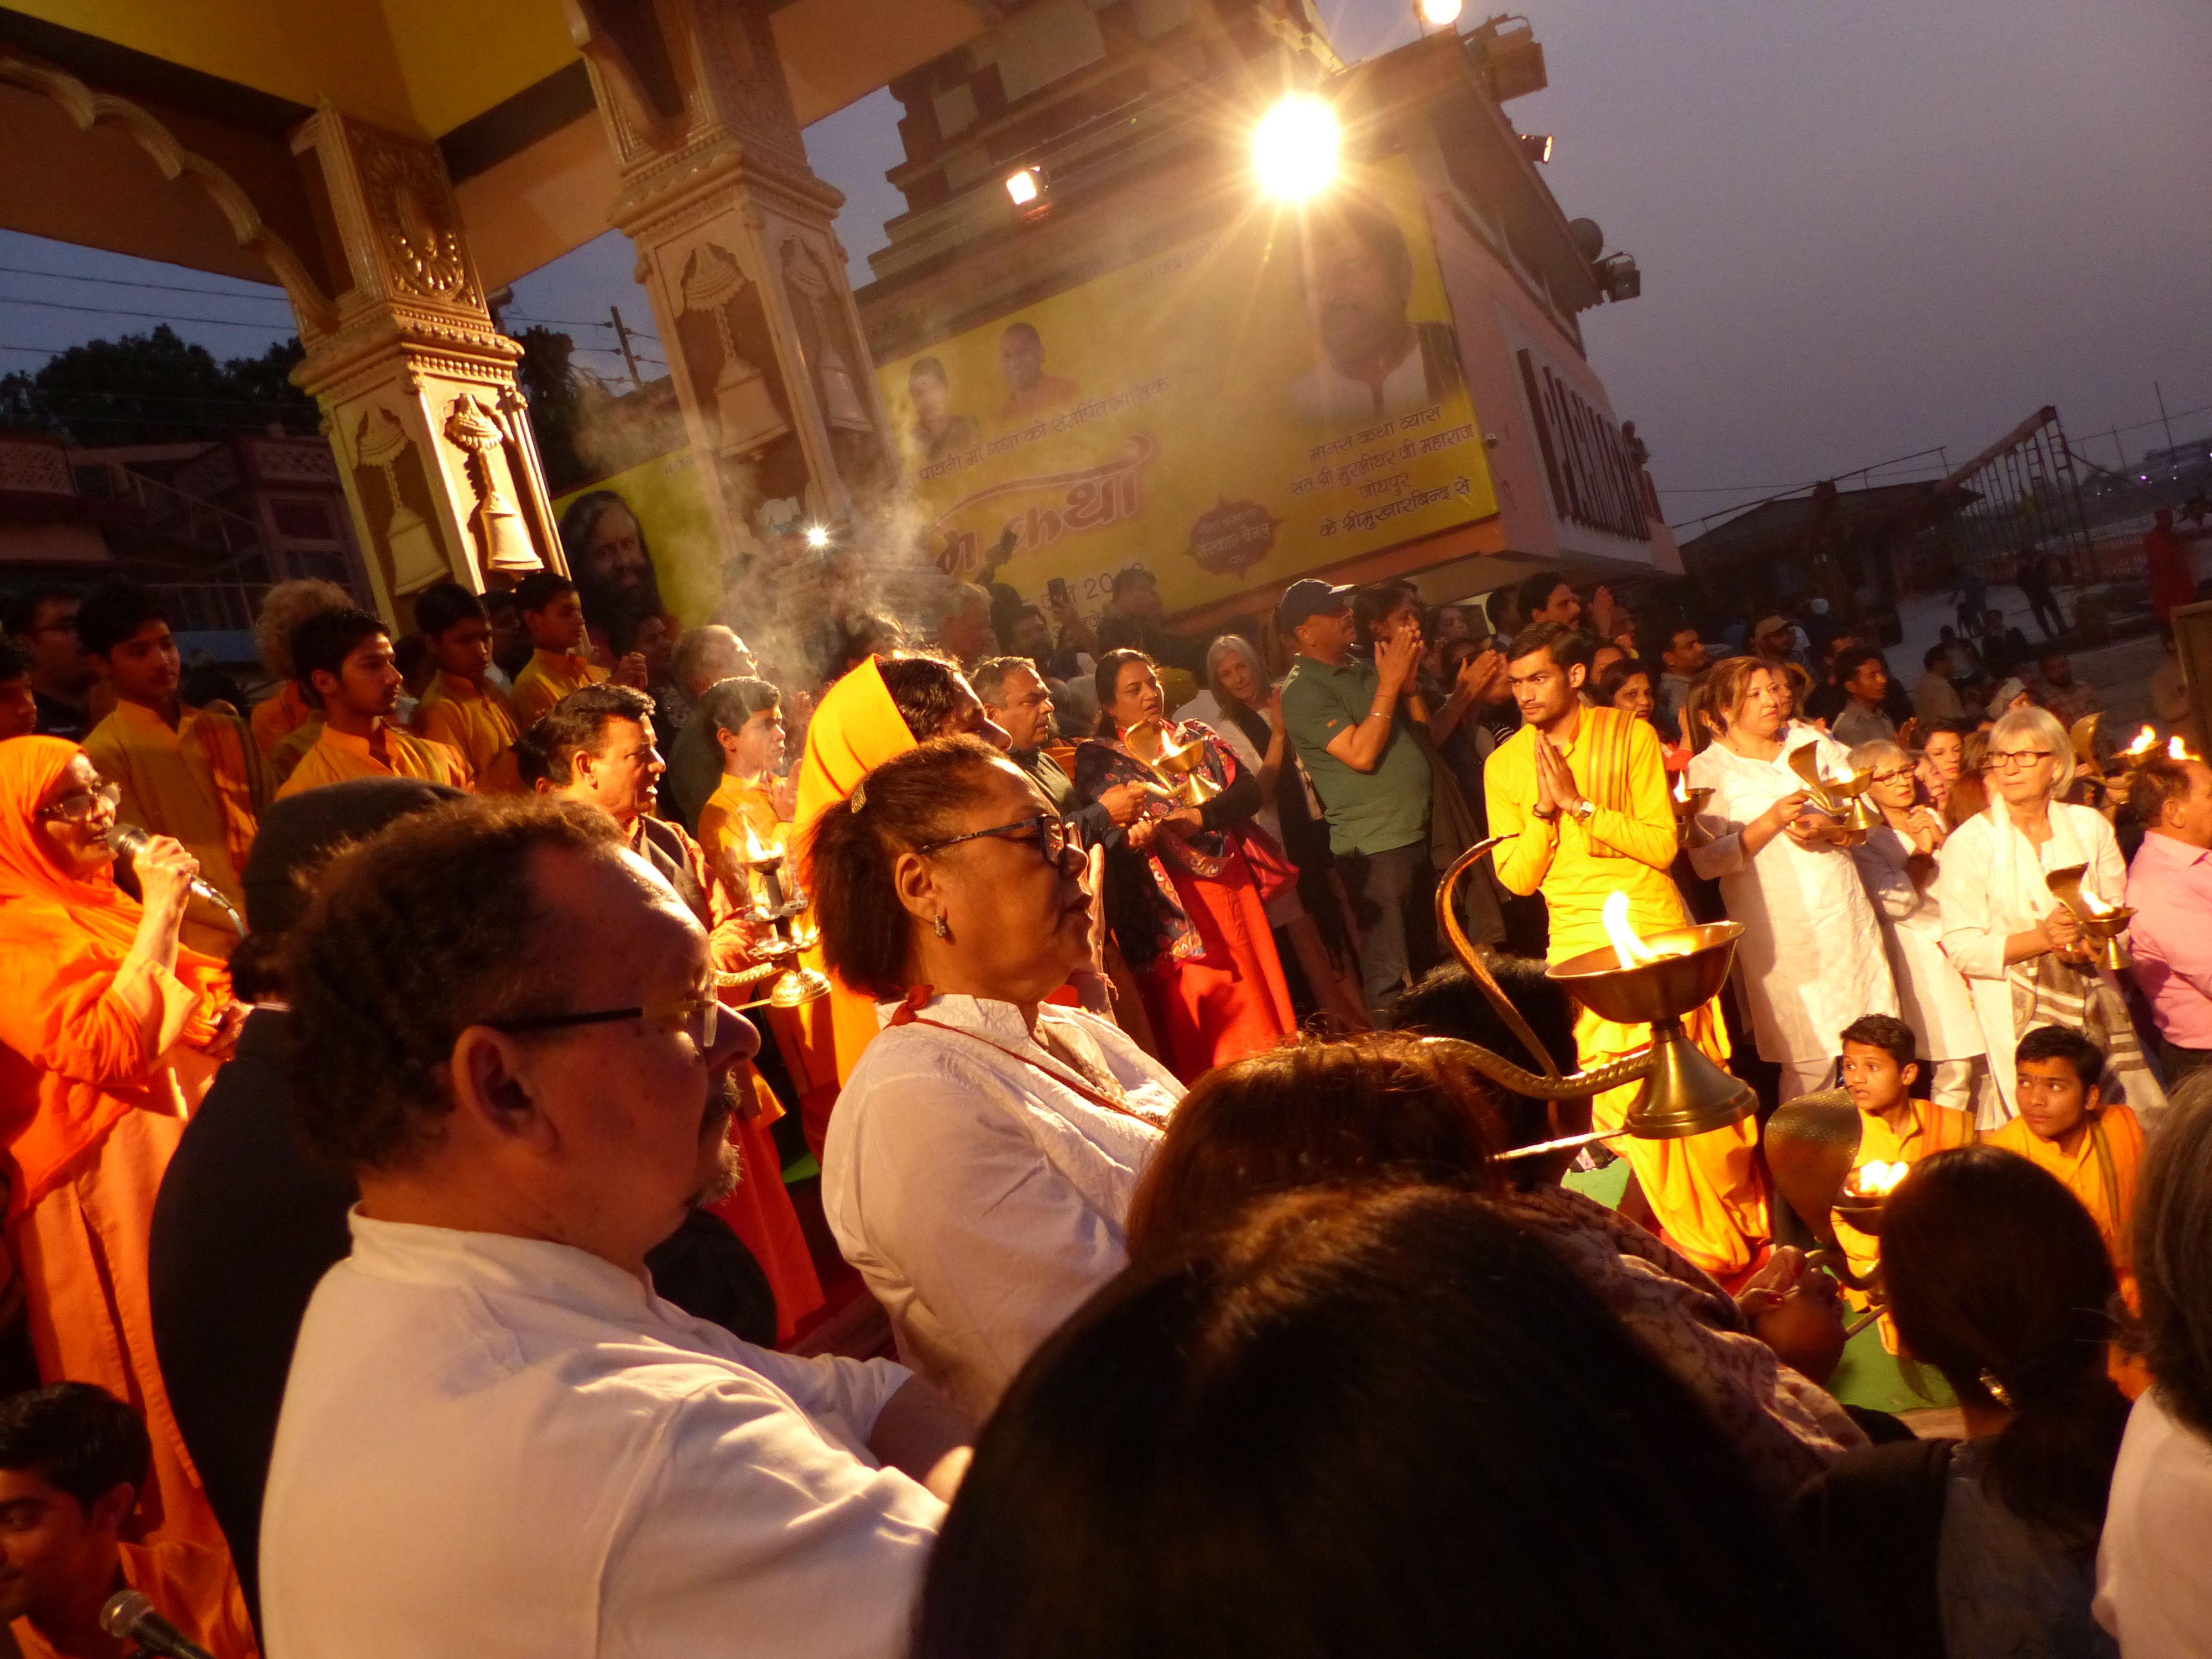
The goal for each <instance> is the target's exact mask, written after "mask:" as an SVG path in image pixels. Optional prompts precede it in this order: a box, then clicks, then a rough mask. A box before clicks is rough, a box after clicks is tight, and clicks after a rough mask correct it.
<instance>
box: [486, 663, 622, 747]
mask: <svg viewBox="0 0 2212 1659" xmlns="http://www.w3.org/2000/svg"><path fill="white" fill-rule="evenodd" d="M606 677H607V671H606V670H605V669H604V668H602V667H600V666H599V665H598V664H597V663H595V662H593V661H592V659H590V658H589V657H586V656H582V655H580V654H579V653H576V652H573V651H547V650H544V648H542V647H541V648H540V649H538V650H536V651H533V652H532V653H530V660H529V661H528V662H526V663H525V664H524V665H522V671H521V672H520V674H517V675H516V676H515V677H514V690H513V695H512V696H509V697H508V699H507V701H508V702H511V703H513V705H514V719H515V723H516V724H517V725H519V726H521V727H522V729H523V730H524V731H526V732H527V731H528V730H529V729H530V728H531V727H532V726H535V725H536V724H537V723H538V719H539V718H540V717H541V716H542V715H543V714H544V713H545V711H546V710H547V709H549V708H552V707H553V705H554V704H555V703H556V702H560V701H561V699H562V698H563V697H565V696H568V694H569V693H570V692H571V691H580V690H583V689H584V688H585V687H586V686H587V685H597V684H599V682H600V681H602V680H604V679H605V678H606Z"/></svg>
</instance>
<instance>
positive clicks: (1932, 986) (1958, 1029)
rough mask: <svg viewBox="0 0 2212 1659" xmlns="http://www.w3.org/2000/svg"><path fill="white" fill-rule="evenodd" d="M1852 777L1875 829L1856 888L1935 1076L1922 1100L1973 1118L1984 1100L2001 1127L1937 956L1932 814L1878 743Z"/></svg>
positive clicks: (1906, 760)
mask: <svg viewBox="0 0 2212 1659" xmlns="http://www.w3.org/2000/svg"><path fill="white" fill-rule="evenodd" d="M1850 768H1851V770H1852V771H1853V772H1870V773H1871V774H1872V778H1871V781H1870V782H1869V787H1868V789H1867V798H1868V799H1869V800H1871V801H1872V802H1873V803H1874V804H1875V806H1876V807H1878V808H1880V809H1881V817H1882V822H1881V825H1880V826H1879V827H1877V828H1875V829H1869V830H1868V831H1867V838H1866V840H1865V841H1864V842H1861V843H1860V844H1859V845H1858V846H1857V847H1854V848H1851V859H1852V861H1853V862H1854V863H1856V864H1857V866H1858V871H1859V879H1860V881H1861V882H1863V884H1865V887H1866V890H1867V896H1868V897H1869V898H1870V899H1872V900H1873V901H1874V908H1875V910H1876V912H1878V913H1879V914H1880V915H1881V930H1882V936H1883V942H1884V944H1885V945H1887V949H1888V952H1889V967H1890V972H1891V973H1892V974H1893V975H1894V976H1895V978H1896V980H1897V1000H1898V1012H1899V1015H1900V1016H1901V1017H1902V1018H1903V1019H1904V1021H1905V1024H1906V1025H1908V1026H1909V1027H1911V1030H1912V1035H1913V1037H1914V1040H1915V1041H1916V1042H1917V1044H1918V1046H1919V1050H1920V1057H1921V1058H1922V1059H1923V1060H1926V1061H1927V1062H1929V1064H1930V1065H1931V1066H1934V1068H1935V1070H1934V1073H1933V1075H1932V1077H1931V1079H1930V1081H1929V1088H1928V1097H1929V1099H1930V1100H1932V1101H1934V1102H1935V1103H1936V1104H1937V1105H1938V1106H1954V1107H1956V1108H1958V1109H1959V1110H1960V1111H1962V1112H1966V1113H1967V1114H1969V1115H1977V1116H1978V1112H1977V1108H1978V1104H1979V1103H1980V1102H1981V1100H1982V1098H1983V1097H1984V1095H1985V1094H1988V1095H1989V1096H1990V1111H1991V1118H1990V1123H1989V1125H1988V1127H1991V1128H1995V1127H1996V1125H1997V1123H1998V1122H2000V1121H2002V1113H2001V1112H1999V1110H1998V1109H1997V1108H1996V1098H1995V1096H1994V1094H1993V1093H1992V1092H1991V1091H1989V1090H1988V1089H1987V1088H1986V1084H1987V1080H1988V1067H1987V1066H1985V1065H1984V1060H1983V1056H1984V1054H1985V1053H1986V1052H1987V1050H1988V1046H1989V1045H1988V1042H1987V1040H1986V1039H1985V1038H1984V1036H1982V1023H1981V1019H1980V1017H1979V1016H1978V1015H1977V1014H1976V1013H1975V1012H1974V998H1973V993H1972V991H1971V990H1969V989H1968V988H1967V986H1966V978H1965V976H1964V975H1961V974H1960V972H1959V969H1958V968H1957V967H1956V966H1955V965H1954V963H1952V961H1951V959H1950V957H1947V956H1945V955H1944V954H1943V911H1942V904H1941V903H1940V902H1938V900H1937V898H1936V872H1937V871H1938V870H1939V869H1940V868H1941V854H1942V851H1943V843H1944V840H1945V838H1946V836H1947V835H1948V831H1946V830H1945V829H1944V827H1943V817H1942V813H1940V812H1938V811H1936V810H1935V809H1934V808H1933V807H1930V806H1927V805H1922V804H1920V803H1919V802H1918V801H1917V799H1915V785H1916V783H1917V775H1916V773H1915V771H1914V768H1913V763H1912V757H1911V756H1910V755H1908V754H1906V753H1905V750H1903V749H1901V748H1899V746H1898V745H1897V744H1894V743H1892V742H1890V741H1889V740H1888V739H1887V738H1877V739H1875V741H1874V742H1872V743H1863V744H1860V745H1859V746H1858V747H1857V748H1856V749H1854V750H1851V757H1850Z"/></svg>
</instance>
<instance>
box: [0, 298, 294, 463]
mask: <svg viewBox="0 0 2212 1659" xmlns="http://www.w3.org/2000/svg"><path fill="white" fill-rule="evenodd" d="M305 355H306V354H305V352H304V350H303V349H301V344H300V343H299V341H298V340H297V339H291V340H287V341H286V342H284V343H283V344H282V345H275V346H271V347H270V348H269V349H268V350H267V351H265V352H264V353H263V354H262V355H261V356H258V357H233V358H230V359H228V361H223V362H219V361H217V359H216V356H214V354H213V353H211V352H210V351H209V350H208V349H207V348H206V347H204V346H197V345H193V344H191V343H188V342H187V341H185V340H183V339H181V338H179V337H178V335H177V333H176V331H174V330H173V329H171V328H170V327H169V325H167V324H166V323H163V324H161V325H158V326H157V327H155V329H154V331H152V332H151V333H148V334H126V335H125V336H124V337H122V338H120V339H117V340H93V341H89V342H88V343H85V344H83V345H78V346H71V347H70V349H68V350H66V351H64V352H60V353H58V354H57V355H56V356H52V357H50V358H48V359H47V360H46V363H45V365H44V366H43V367H41V368H39V369H38V370H37V371H36V372H34V373H31V374H23V373H21V372H18V373H16V374H9V375H7V376H5V377H4V378H0V427H11V428H16V429H17V430H27V431H33V432H50V433H52V434H54V435H57V436H60V437H65V438H67V439H69V440H70V441H71V442H74V443H77V444H81V445H84V446H87V447H94V446H106V445H111V444H153V443H185V442H192V441H198V440H202V439H212V438H225V437H229V436H231V435H234V434H236V433H241V432H259V431H261V430H263V429H264V428H267V427H269V426H271V425H281V426H282V427H283V428H284V429H285V430H286V431H288V432H293V433H299V434H309V433H313V432H314V431H316V430H317V429H318V427H319V423H320V421H321V416H320V413H319V411H318V410H317V409H316V407H315V402H314V399H313V398H310V397H308V396H307V394H306V393H305V392H301V390H300V389H299V388H298V387H297V386H294V385H293V384H292V382H291V380H290V375H291V372H292V370H293V368H295V366H296V365H297V364H298V363H299V362H300V360H301V357H302V356H305Z"/></svg>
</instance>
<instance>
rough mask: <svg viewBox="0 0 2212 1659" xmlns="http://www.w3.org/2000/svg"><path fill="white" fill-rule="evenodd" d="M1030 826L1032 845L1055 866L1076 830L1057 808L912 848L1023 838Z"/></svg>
mask: <svg viewBox="0 0 2212 1659" xmlns="http://www.w3.org/2000/svg"><path fill="white" fill-rule="evenodd" d="M1032 830H1034V831H1035V832H1036V848H1037V851H1038V852H1040V853H1042V854H1044V861H1045V862H1046V863H1047V864H1048V865H1051V866H1054V868H1058V867H1059V865H1060V855H1061V854H1064V853H1066V851H1067V849H1068V848H1070V847H1072V846H1073V845H1074V844H1075V841H1076V833H1075V822H1074V820H1073V819H1072V818H1064V817H1060V815H1059V814H1058V813H1057V812H1039V813H1037V814H1036V816H1035V817H1026V818H1016V819H1015V820H1014V821H1013V822H1012V823H998V824H994V825H992V826H991V828H989V829H970V830H969V832H968V833H967V834H966V835H964V836H947V837H946V838H945V840H943V841H933V842H930V843H929V844H928V845H927V847H917V848H915V849H914V850H915V852H917V853H941V852H943V851H944V850H945V848H948V847H957V846H958V845H959V844H960V843H961V842H963V841H976V840H980V839H981V837H983V836H997V837H998V838H999V839H1000V840H1001V841H1018V842H1026V841H1027V840H1028V839H1029V836H1030V831H1032Z"/></svg>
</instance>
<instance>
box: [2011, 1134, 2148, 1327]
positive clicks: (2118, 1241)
mask: <svg viewBox="0 0 2212 1659" xmlns="http://www.w3.org/2000/svg"><path fill="white" fill-rule="evenodd" d="M1990 1146H2002V1147H2003V1148H2004V1149H2005V1150H2006V1151H2007V1152H2018V1153H2019V1154H2020V1155H2021V1157H2022V1158H2027V1160H2028V1161H2029V1162H2030V1163H2033V1164H2038V1165H2039V1166H2041V1167H2042V1168H2044V1169H2045V1170H2049V1171H2050V1172H2051V1174H2052V1175H2055V1176H2057V1177H2058V1179H2059V1180H2060V1181H2061V1182H2063V1183H2064V1185H2065V1188H2066V1190H2067V1191H2068V1192H2069V1193H2071V1194H2074V1196H2075V1197H2076V1198H2078V1199H2080V1200H2081V1205H2082V1207H2083V1208H2084V1209H2086V1210H2087V1211H2088V1212H2089V1215H2090V1218H2091V1219H2093V1221H2095V1222H2096V1224H2097V1231H2098V1233H2099V1235H2100V1237H2102V1238H2103V1239H2104V1241H2105V1249H2106V1250H2107V1251H2108V1252H2109V1253H2110V1254H2111V1255H2112V1268H2113V1271H2114V1272H2116V1273H2118V1275H2119V1279H2120V1290H2121V1292H2122V1294H2124V1296H2125V1297H2127V1299H2128V1304H2129V1305H2130V1307H2132V1306H2134V1305H2135V1300H2136V1271H2135V1253H2134V1251H2133V1249H2132V1248H2131V1247H2130V1243H2129V1234H2130V1231H2131V1230H2132V1229H2133V1227H2134V1225H2135V1217H2136V1177H2137V1176H2138V1175H2139V1174H2140V1173H2141V1171H2142V1153H2143V1132H2142V1120H2140V1119H2139V1118H2137V1117H2136V1115H2135V1111H2134V1109H2133V1108H2131V1107H2128V1106H2123V1105H2120V1104H2118V1103H2114V1104H2112V1105H2110V1106H2100V1107H2099V1108H2098V1109H2097V1111H2096V1114H2095V1115H2094V1116H2093V1117H2092V1118H2091V1119H2090V1121H2089V1132H2088V1133H2087V1134H2085V1135H2083V1136H2082V1137H2081V1144H2080V1145H2079V1146H2075V1149H2074V1150H2073V1151H2072V1152H2067V1151H2065V1150H2064V1148H2063V1147H2062V1146H2060V1145H2059V1143H2058V1142H2057V1141H2055V1140H2045V1139H2043V1138H2042V1137H2041V1136H2039V1135H2038V1134H2037V1133H2035V1131H2034V1130H2033V1129H2031V1128H2029V1127H2027V1119H2026V1118H2024V1117H2016V1118H2015V1119H2013V1120H2012V1121H2011V1122H2009V1123H2008V1124H2006V1125H2005V1126H2004V1127H2002V1129H1999V1130H1998V1131H1997V1132H1996V1133H1994V1134H1992V1135H1991V1136H1990Z"/></svg>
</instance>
